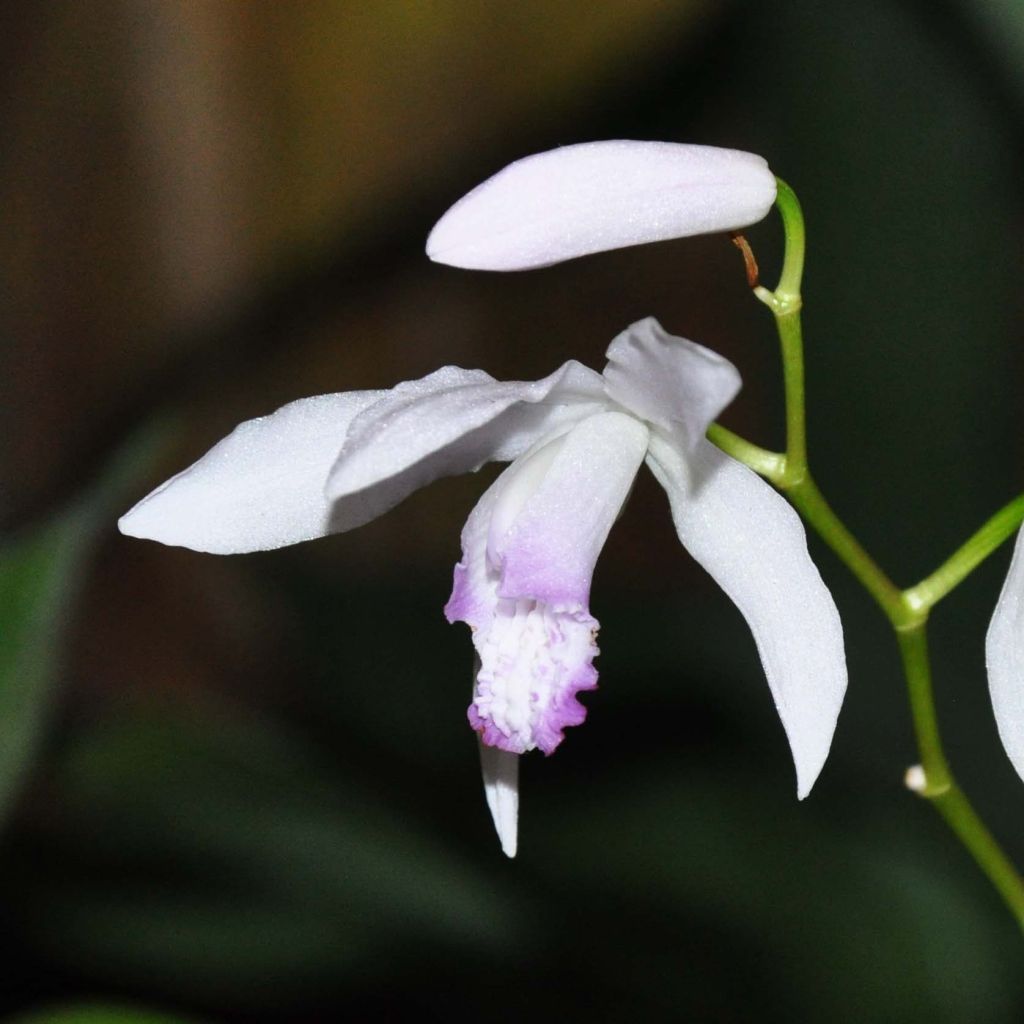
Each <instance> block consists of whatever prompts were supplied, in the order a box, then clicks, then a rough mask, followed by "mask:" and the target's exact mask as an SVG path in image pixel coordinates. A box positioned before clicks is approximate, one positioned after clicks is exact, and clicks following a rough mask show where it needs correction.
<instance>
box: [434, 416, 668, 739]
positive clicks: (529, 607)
mask: <svg viewBox="0 0 1024 1024" xmlns="http://www.w3.org/2000/svg"><path fill="white" fill-rule="evenodd" d="M647 440H648V431H647V428H646V427H644V425H643V424H641V423H639V422H638V421H637V420H635V419H633V418H632V417H630V416H626V415H625V414H623V413H617V412H610V413H601V414H598V415H595V416H591V417H589V418H588V419H587V420H585V421H584V422H582V423H580V424H578V425H577V426H575V427H574V428H573V429H572V430H570V431H569V432H568V433H566V434H564V435H562V436H560V437H557V438H556V439H554V440H547V439H545V440H544V441H543V442H541V443H539V444H538V445H537V446H536V447H535V448H534V449H533V450H531V451H530V452H529V453H527V454H526V455H524V456H522V457H521V458H520V459H518V460H517V461H516V462H515V463H513V465H512V466H510V467H509V468H508V469H507V470H506V471H505V472H504V473H503V474H502V475H501V476H500V477H499V478H498V479H497V480H496V481H495V483H494V484H493V485H492V486H491V488H490V489H489V490H488V491H487V492H486V493H485V494H484V496H483V498H481V500H480V502H479V503H478V505H477V507H476V508H475V509H474V510H473V512H472V513H471V515H470V517H469V520H468V521H467V523H466V527H465V529H464V530H463V535H462V544H463V560H462V562H461V563H460V564H459V565H458V566H456V569H455V586H454V589H453V592H452V597H451V600H450V601H449V602H448V605H447V607H446V608H445V613H446V615H447V616H448V619H449V621H456V620H460V621H464V622H467V623H469V625H470V626H471V627H472V628H473V644H474V646H475V647H476V650H477V654H478V655H479V658H480V663H481V664H480V670H479V672H478V674H477V684H476V688H475V691H474V699H473V704H472V705H471V707H470V710H469V719H470V723H471V724H472V725H473V727H474V728H475V729H476V730H477V731H478V732H479V733H480V734H481V737H482V739H483V742H484V743H485V744H487V745H489V746H497V747H499V748H501V749H502V750H506V751H509V752H510V753H517V754H519V753H525V752H526V751H528V750H532V749H534V748H535V747H537V748H540V749H541V750H543V751H544V752H545V753H551V752H552V751H553V750H554V749H555V748H556V747H557V746H558V744H559V743H560V742H561V740H562V738H563V730H564V729H565V728H566V727H567V726H570V725H578V724H579V723H580V722H582V721H583V718H584V716H585V714H586V710H585V708H584V707H583V705H582V704H580V703H579V701H578V700H577V699H576V694H577V692H578V691H580V690H583V689H592V688H593V687H594V686H596V684H597V672H596V671H595V669H594V667H593V664H592V661H593V658H594V657H595V656H596V654H597V648H596V646H595V645H594V636H595V635H596V632H597V628H598V623H597V621H596V620H595V619H594V618H593V617H592V616H591V615H590V612H589V610H588V608H587V604H588V601H589V595H590V582H591V577H592V575H593V571H594V565H595V563H596V561H597V556H598V554H599V553H600V550H601V548H602V546H603V545H604V542H605V540H606V538H607V536H608V531H609V530H610V529H611V526H612V523H613V522H614V521H615V518H616V517H617V515H618V513H619V510H620V509H621V507H622V503H623V502H624V501H625V499H626V496H627V495H628V493H629V489H630V486H631V485H632V482H633V479H634V477H635V475H636V471H637V469H638V468H639V466H640V463H641V462H642V460H643V457H644V454H645V452H646V450H647Z"/></svg>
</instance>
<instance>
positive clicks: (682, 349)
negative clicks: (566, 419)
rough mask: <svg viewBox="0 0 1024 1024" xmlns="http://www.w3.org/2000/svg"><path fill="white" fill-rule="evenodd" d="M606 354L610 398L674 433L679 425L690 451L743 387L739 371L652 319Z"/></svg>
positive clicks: (628, 331) (619, 339)
mask: <svg viewBox="0 0 1024 1024" xmlns="http://www.w3.org/2000/svg"><path fill="white" fill-rule="evenodd" d="M607 355H608V365H607V366H606V367H605V368H604V374H603V376H604V381H605V390H606V391H607V392H608V395H609V396H610V397H611V398H612V399H614V400H615V401H616V402H618V403H619V404H620V405H622V406H624V407H625V408H627V409H629V411H630V412H632V413H634V414H635V415H637V416H639V417H640V418H641V419H644V420H647V421H648V422H649V423H657V424H658V425H659V426H662V427H665V428H666V429H667V430H668V431H670V432H671V430H672V428H673V425H674V424H678V425H679V426H681V427H682V429H683V432H684V437H685V440H686V444H687V447H689V448H691V449H692V448H693V447H694V446H695V445H696V444H697V442H698V441H700V439H701V438H703V437H704V434H705V432H706V431H707V429H708V427H709V426H710V425H711V423H712V422H713V421H714V420H715V419H716V418H717V416H718V414H719V413H720V412H721V411H722V410H723V409H724V408H725V407H726V406H727V405H728V404H729V403H730V402H731V401H732V400H733V399H734V398H735V397H736V395H737V393H738V392H739V390H740V386H741V382H740V374H739V371H738V370H737V369H736V367H735V366H733V365H732V363H730V362H729V360H728V359H726V358H725V357H724V356H720V355H719V354H718V353H717V352H712V351H711V349H709V348H704V346H703V345H698V344H697V343H696V342H693V341H687V340H686V338H677V337H676V336H675V335H672V334H669V333H668V332H667V331H666V330H665V329H664V328H663V327H662V326H661V324H659V323H658V321H657V320H655V319H654V317H653V316H649V317H647V318H646V319H645V320H640V321H638V322H637V323H635V324H633V325H632V326H630V327H627V328H626V329H625V330H624V331H623V332H622V333H621V334H620V335H618V337H616V338H615V340H614V341H613V342H612V343H611V345H609V346H608V352H607Z"/></svg>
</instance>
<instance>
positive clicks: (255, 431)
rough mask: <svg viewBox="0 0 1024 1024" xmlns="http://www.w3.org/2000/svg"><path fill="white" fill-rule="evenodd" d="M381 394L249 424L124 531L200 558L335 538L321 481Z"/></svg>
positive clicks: (335, 399) (298, 408)
mask: <svg viewBox="0 0 1024 1024" xmlns="http://www.w3.org/2000/svg"><path fill="white" fill-rule="evenodd" d="M384 394H386V392H384V391H349V392H345V393H342V394H336V395H319V396H317V397H315V398H304V399H300V400H299V401H297V402H292V403H291V404H289V405H286V406H284V407H283V408H281V409H278V410H277V412H275V413H273V414H272V415H270V416H263V417H261V418H260V419H255V420H249V421H247V422H245V423H242V424H241V425H239V426H238V427H236V428H235V429H234V431H233V432H232V433H230V434H229V435H228V436H227V437H225V438H224V439H223V440H222V441H220V442H219V443H218V444H216V445H214V447H213V448H211V449H210V451H208V452H207V453H206V454H205V455H204V456H203V457H202V458H201V459H200V460H199V461H198V462H196V463H194V464H193V465H192V466H190V467H189V468H188V469H186V470H184V471H183V472H181V473H179V474H178V475H177V476H175V477H172V478H171V479H170V480H168V481H167V482H166V483H164V484H162V485H161V486H160V487H158V488H157V489H156V490H155V491H153V493H152V494H150V495H149V496H148V497H146V498H143V499H142V501H140V502H139V503H138V504H137V505H136V506H135V507H134V508H133V509H132V510H131V511H130V512H128V513H127V514H125V515H124V516H122V517H121V520H120V521H119V523H118V527H119V528H120V530H121V532H122V533H124V534H127V535H128V536H129V537H145V538H148V539H150V540H158V541H160V542H162V543H164V544H180V545H181V546H183V547H187V548H192V549H193V550H195V551H211V552H214V553H215V554H234V553H238V552H243V551H266V550H269V549H270V548H279V547H283V546H285V545H286V544H296V543H298V542H299V541H303V540H310V539H311V538H313V537H322V536H324V535H325V534H327V533H331V532H333V530H332V526H331V523H330V502H329V501H328V500H327V499H326V498H325V497H324V492H323V491H324V480H326V478H327V472H328V470H329V469H330V468H331V465H332V464H333V462H334V460H335V458H336V457H337V454H338V452H339V451H340V450H341V446H342V444H343V443H344V440H345V432H346V431H347V430H348V427H349V424H350V423H351V421H352V420H353V418H354V417H355V416H356V415H357V414H358V413H359V412H361V411H362V410H363V409H366V408H368V407H369V406H371V405H372V404H373V403H374V402H376V401H378V400H379V399H380V398H381V396H382V395H384Z"/></svg>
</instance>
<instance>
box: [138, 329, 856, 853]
mask: <svg viewBox="0 0 1024 1024" xmlns="http://www.w3.org/2000/svg"><path fill="white" fill-rule="evenodd" d="M607 354H608V364H607V366H606V367H605V369H604V372H603V373H602V374H598V373H596V372H594V371H593V370H590V369H588V368H587V367H585V366H582V365H581V364H579V363H577V362H573V361H570V362H568V363H566V364H565V365H564V366H562V367H561V368H560V369H558V370H556V371H555V372H554V373H553V374H551V375H550V376H549V377H546V378H544V379H543V380H539V381H534V382H522V381H510V382H500V381H496V380H494V379H493V378H492V377H490V376H489V375H488V374H486V373H484V372H482V371H480V370H463V369H459V368H458V367H445V368H443V369H441V370H438V371H436V372H435V373H432V374H430V375H428V376H426V377H424V378H422V379H421V380H416V381H409V382H406V383H403V384H399V385H398V386H397V387H394V388H392V389H391V390H388V391H355V392H346V393H343V394H335V395H321V396H319V397H315V398H307V399H303V400H300V401H297V402H293V403H291V404H290V405H286V406H284V408H282V409H279V410H278V411H277V412H275V413H273V414H272V415H270V416H267V417H264V418H261V419H256V420H250V421H249V422H247V423H243V424H242V425H241V426H239V427H237V428H236V429H235V431H234V432H233V433H231V434H230V435H229V436H228V437H226V438H224V440H222V441H221V442H220V443H219V444H217V445H216V446H215V447H214V448H212V449H211V450H210V451H209V452H208V453H207V454H206V455H205V456H203V458H201V459H200V460H199V461H198V462H196V463H195V464H194V465H193V466H191V467H190V468H189V469H186V470H185V471H184V472H182V473H179V474H178V475H177V476H175V477H173V478H172V479H171V480H169V481H168V482H167V483H165V484H164V485H163V486H161V487H159V488H158V489H157V490H155V491H154V492H153V493H152V494H150V495H149V496H148V497H147V498H145V499H143V500H142V501H141V502H139V504H138V505H136V506H135V507H134V508H133V509H132V510H131V511H130V512H129V513H128V514H127V515H125V516H124V517H123V518H122V519H121V521H120V523H119V525H120V528H121V531H122V532H123V533H125V534H128V535H130V536H134V537H147V538H151V539H154V540H159V541H162V542H163V543H166V544H179V545H183V546H185V547H189V548H193V549H195V550H199V551H211V552H216V553H221V554H229V553H237V552H245V551H259V550H266V549H270V548H278V547H282V546H284V545H287V544H294V543H297V542H299V541H304V540H309V539H311V538H313V537H321V536H325V535H327V534H331V533H337V532H341V531H344V530H349V529H352V528H353V527H356V526H360V525H361V524H363V523H366V522H368V521H369V520H371V519H374V518H375V517H377V516H379V515H381V514H382V513H384V512H386V511H387V510H388V509H390V508H392V507H393V506H394V505H397V504H398V503H399V502H400V501H401V500H402V499H403V498H405V497H406V496H407V495H408V494H409V493H411V492H412V491H413V490H415V489H416V488H418V487H422V486H424V485H426V484H428V483H430V482H431V481H432V480H435V479H437V478H439V477H443V476H447V475H450V474H454V473H462V472H467V471H473V470H476V469H478V468H479V467H480V466H481V465H483V464H484V463H486V462H489V461H494V460H497V461H502V462H511V465H510V466H509V467H508V468H507V469H506V470H505V471H504V472H503V473H502V474H501V475H500V476H499V477H498V478H497V479H496V480H495V482H494V483H493V484H492V485H491V486H490V488H488V490H487V491H486V492H485V493H484V495H483V497H482V498H481V499H480V501H479V502H478V504H477V506H476V508H475V509H474V510H473V511H472V513H471V514H470V516H469V519H468V521H467V522H466V525H465V528H464V529H463V532H462V560H461V561H460V562H459V564H458V566H457V567H456V569H455V585H454V589H453V592H452V596H451V600H450V601H449V602H448V605H447V607H446V614H447V616H448V618H449V619H450V620H452V621H456V620H458V621H463V622H466V623H468V624H469V625H470V627H471V628H472V630H473V643H474V646H475V648H476V653H477V656H478V659H479V671H478V672H477V677H476V683H475V687H474V691H473V700H472V704H471V706H470V709H469V719H470V722H471V724H472V726H473V728H474V729H476V731H477V732H478V733H479V736H480V740H481V744H482V764H483V770H484V782H485V789H486V793H487V798H488V803H489V805H490V808H491V812H492V814H493V817H494V821H495V825H496V827H497V831H498V834H499V837H500V839H501V843H502V848H503V849H504V850H505V852H506V853H507V854H508V855H509V856H512V855H513V854H514V853H515V849H516V828H517V815H518V795H517V793H518V787H517V766H518V757H519V755H521V754H523V753H525V752H527V751H530V750H533V749H535V748H539V749H541V750H543V751H544V752H545V753H551V751H553V750H554V749H555V747H556V746H557V745H558V744H559V742H560V741H561V740H562V736H563V730H564V729H565V728H566V727H567V726H570V725H578V724H579V723H580V722H582V721H583V718H584V714H585V710H584V708H583V706H582V705H581V704H580V703H579V701H578V700H577V694H578V692H579V691H581V690H588V689H592V688H593V687H594V686H595V685H596V681H597V672H596V670H595V669H594V666H593V659H594V656H595V655H596V654H597V653H598V652H597V647H596V646H595V643H594V638H595V635H596V633H597V629H598V623H597V621H596V620H595V619H594V618H593V616H591V614H590V611H589V607H588V604H589V593H590V583H591V577H592V574H593V571H594V565H595V563H596V560H597V556H598V554H599V552H600V550H601V548H602V546H603V545H604V543H605V539H606V538H607V536H608V532H609V530H610V529H611V526H612V524H613V523H614V522H615V520H616V518H617V516H618V514H619V512H620V509H621V507H622V505H623V503H624V501H625V499H626V497H627V495H628V493H629V490H630V487H631V485H632V482H633V479H634V476H635V475H636V473H637V471H638V470H639V468H640V466H641V464H642V463H644V462H646V463H647V465H648V466H649V467H650V469H651V470H652V472H653V473H654V475H655V477H656V478H657V479H658V481H659V482H660V483H661V485H662V486H663V487H664V488H665V491H666V493H667V494H668V498H669V503H670V505H671V510H672V517H673V520H674V522H675V526H676V530H677V532H678V534H679V538H680V540H681V541H682V543H683V544H684V546H685V547H686V548H687V550H688V551H689V552H690V553H691V554H692V555H693V556H694V558H696V560H697V561H698V562H699V563H700V564H701V565H702V566H703V567H704V568H705V569H706V570H707V571H708V573H710V575H711V576H712V577H713V578H714V579H715V580H716V581H717V582H718V583H719V585H720V586H721V587H722V588H723V589H724V590H725V592H726V593H727V594H728V595H729V597H730V598H732V600H733V601H734V602H735V603H736V605H737V606H738V608H739V609H740V611H741V612H742V613H743V615H744V616H745V617H746V620H747V622H748V624H749V626H750V628H751V630H752V631H753V634H754V640H755V642H756V645H757V649H758V652H759V653H760V656H761V661H762V664H763V666H764V670H765V674H766V676H767V679H768V684H769V687H770V688H771V692H772V696H773V697H774V700H775V705H776V707H777V709H778V711H779V715H780V717H781V719H782V724H783V726H784V728H785V731H786V735H787V737H788V739H789V744H790V747H791V750H792V754H793V758H794V761H795V764H796V775H797V792H798V795H799V796H800V797H803V796H805V795H806V794H807V792H808V791H809V790H810V788H811V785H812V784H813V782H814V780H815V778H816V777H817V775H818V773H819V771H820V770H821V767H822V765H823V763H824V761H825V757H826V755H827V753H828V749H829V746H830V743H831V740H832V734H833V731H834V728H835V723H836V718H837V716H838V713H839V709H840V705H841V703H842V699H843V694H844V691H845V687H846V667H845V658H844V653H843V639H842V627H841V625H840V622H839V616H838V614H837V612H836V609H835V605H834V604H833V602H832V598H831V596H830V594H829V592H828V591H827V590H826V588H825V586H824V584H823V583H822V581H821V577H820V576H819V574H818V572H817V570H816V568H815V567H814V565H813V563H812V562H811V560H810V557H809V555H808V553H807V546H806V539H805V536H804V531H803V527H802V525H801V523H800V520H799V518H798V517H797V515H796V513H795V512H794V511H793V510H792V509H791V508H790V506H789V505H788V504H787V503H786V502H785V501H784V500H783V499H782V498H781V497H780V496H779V495H778V494H777V493H776V492H775V491H773V490H772V489H771V487H769V486H768V485H767V484H766V483H764V482H763V481H762V480H761V479H760V478H759V477H758V476H757V475H756V474H754V473H753V472H751V471H750V470H749V469H747V468H746V467H745V466H743V465H741V464H740V463H738V462H736V461H734V460H732V459H730V458H729V457H727V456H726V455H724V454H722V453H721V452H720V451H719V450H718V449H717V448H715V447H713V446H712V445H711V444H710V443H709V442H708V441H707V440H705V437H704V433H705V430H706V428H707V426H708V425H709V423H710V422H711V421H712V420H713V419H714V418H715V417H716V416H717V415H718V413H719V412H720V411H721V410H722V408H724V406H725V405H727V404H728V402H730V401H731V400H732V398H733V397H734V396H735V394H736V392H737V391H738V389H739V386H740V380H739V374H738V373H737V371H736V369H735V368H734V367H733V366H732V365H731V364H730V363H729V362H728V361H727V360H725V359H723V358H722V357H721V356H718V355H716V354H715V353H713V352H711V351H709V350H708V349H705V348H702V347H701V346H699V345H696V344H694V343H692V342H689V341H685V340H683V339H681V338H674V337H672V336H671V335H669V334H666V333H665V331H663V330H662V328H661V327H660V325H659V324H658V323H657V322H656V321H655V320H653V319H647V320H642V321H640V322H639V323H636V324H634V325H633V326H632V327H630V328H628V329H627V330H626V331H624V332H623V333H622V334H620V335H619V336H618V337H617V338H616V339H615V340H614V341H613V342H612V344H611V346H610V347H609V349H608V353H607Z"/></svg>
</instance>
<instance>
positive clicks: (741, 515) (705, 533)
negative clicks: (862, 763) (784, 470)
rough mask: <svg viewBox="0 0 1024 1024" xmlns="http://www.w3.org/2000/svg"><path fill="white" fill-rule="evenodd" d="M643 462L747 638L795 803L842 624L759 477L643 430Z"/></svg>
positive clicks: (803, 788) (825, 732) (810, 759)
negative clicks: (789, 761) (792, 768)
mask: <svg viewBox="0 0 1024 1024" xmlns="http://www.w3.org/2000/svg"><path fill="white" fill-rule="evenodd" d="M648 463H649V465H650V467H651V469H652V471H653V472H654V474H655V476H656V477H657V478H658V480H659V481H660V482H661V484H662V486H663V487H664V488H665V490H666V491H667V493H668V496H669V501H670V502H671V505H672V518H673V520H674V522H675V525H676V530H677V531H678V533H679V539H680V540H681V541H682V542H683V544H684V546H685V547H686V549H687V550H688V551H689V552H690V554H691V555H693V557H694V558H695V559H696V560H697V561H698V562H699V563H700V564H701V565H702V566H703V567H704V568H705V569H706V570H707V571H708V573H710V575H711V576H712V577H713V578H714V579H715V581H716V582H717V583H718V585H719V586H720V587H721V588H722V589H723V590H724V591H725V592H726V593H727V594H728V595H729V597H730V598H732V600H733V601H734V602H735V604H736V606H737V607H738V608H739V610H740V611H741V612H742V613H743V615H744V617H745V618H746V620H747V624H748V625H749V626H750V628H751V630H752V632H753V634H754V641H755V642H756V644H757V650H758V653H759V654H760V656H761V663H762V665H763V666H764V670H765V675H766V676H767V677H768V685H769V687H770V688H771V691H772V696H773V697H774V699H775V706H776V708H778V712H779V716H780V717H781V719H782V724H783V727H784V728H785V730H786V736H787V737H788V739H789V745H790V749H791V750H792V752H793V760H794V762H795V764H796V776H797V795H798V796H799V797H800V798H801V799H802V798H803V797H805V796H806V795H807V793H808V792H809V791H810V788H811V786H812V785H813V784H814V780H815V779H816V778H817V777H818V773H819V772H820V771H821V768H822V766H823V765H824V763H825V758H826V757H827V756H828V751H829V747H830V746H831V743H832V734H833V732H834V731H835V725H836V719H837V718H838V716H839V709H840V707H841V706H842V703H843V695H844V693H845V692H846V656H845V653H844V650H843V629H842V624H841V623H840V621H839V613H838V612H837V611H836V607H835V603H834V602H833V601H832V596H831V594H829V592H828V590H827V589H826V587H825V584H824V583H823V582H822V580H821V576H820V575H819V573H818V570H817V569H816V568H815V566H814V563H813V562H812V561H811V559H810V555H809V554H808V553H807V541H806V537H805V535H804V529H803V524H802V523H801V522H800V519H799V517H798V516H797V514H796V512H794V511H793V509H792V508H791V507H790V506H789V504H788V503H787V502H786V501H785V500H784V499H783V498H782V497H781V496H780V495H779V494H777V493H776V492H775V491H774V490H772V488H771V487H769V486H768V484H766V483H765V482H764V481H763V480H761V479H760V477H758V476H757V475H756V474H755V473H753V472H751V471H750V470H749V469H747V467H746V466H743V465H741V464H740V463H739V462H736V461H735V460H733V459H730V458H729V457H728V456H726V455H724V454H723V453H722V452H720V451H719V450H718V449H717V448H715V447H714V446H713V445H711V444H710V443H709V442H707V441H702V442H700V443H699V444H698V445H697V447H696V449H694V451H693V452H692V453H686V454H685V455H684V454H683V449H682V447H681V443H680V442H679V441H674V442H673V441H670V440H668V439H666V438H665V437H662V436H657V434H655V433H652V436H651V449H650V456H649V459H648Z"/></svg>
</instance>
